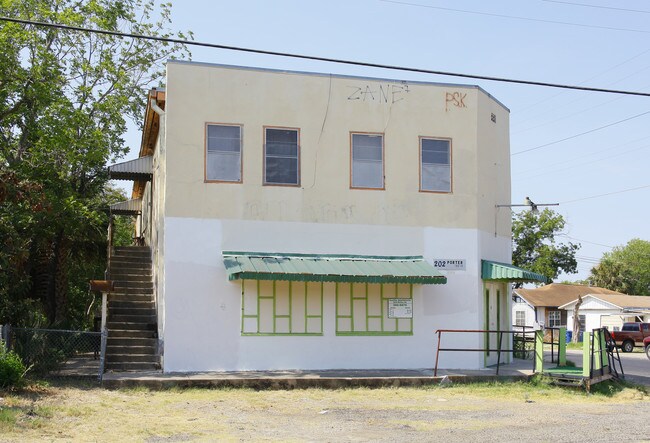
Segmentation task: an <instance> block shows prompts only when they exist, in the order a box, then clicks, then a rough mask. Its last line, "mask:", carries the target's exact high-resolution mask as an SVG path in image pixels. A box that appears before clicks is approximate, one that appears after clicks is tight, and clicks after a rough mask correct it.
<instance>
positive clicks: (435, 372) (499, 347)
mask: <svg viewBox="0 0 650 443" xmlns="http://www.w3.org/2000/svg"><path fill="white" fill-rule="evenodd" d="M443 332H458V333H479V334H499V337H498V339H497V349H490V348H489V347H488V348H479V349H472V348H441V347H440V342H441V340H442V333H443ZM534 332H535V331H534V330H533V331H530V332H528V331H501V330H487V329H438V330H437V331H436V332H435V333H436V334H438V349H437V351H436V365H435V368H434V370H433V375H434V377H435V376H437V375H438V359H439V357H440V351H465V352H496V353H497V371H496V373H497V375H499V367H500V366H501V353H502V352H507V353H514V352H518V351H516V350H515V349H502V344H503V334H513V335H514V334H524V335H525V334H528V333H534Z"/></svg>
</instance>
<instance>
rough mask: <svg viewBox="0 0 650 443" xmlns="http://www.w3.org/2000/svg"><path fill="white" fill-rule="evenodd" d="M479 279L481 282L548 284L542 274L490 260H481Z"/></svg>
mask: <svg viewBox="0 0 650 443" xmlns="http://www.w3.org/2000/svg"><path fill="white" fill-rule="evenodd" d="M481 278H482V279H483V280H495V281H510V282H542V283H546V282H548V279H547V278H546V277H545V276H543V275H542V274H537V273H535V272H531V271H527V270H525V269H522V268H518V267H517V266H514V265H510V264H507V263H499V262H495V261H490V260H481Z"/></svg>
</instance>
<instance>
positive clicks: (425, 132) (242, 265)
mask: <svg viewBox="0 0 650 443" xmlns="http://www.w3.org/2000/svg"><path fill="white" fill-rule="evenodd" d="M508 118H509V111H508V109H507V108H506V107H505V106H503V105H502V104H501V103H499V102H498V101H497V100H496V99H495V98H493V97H492V96H490V95H489V94H488V93H486V92H485V91H484V90H482V89H481V88H479V87H476V86H467V85H456V84H439V83H424V82H411V81H399V80H389V79H377V78H363V77H352V76H342V75H328V74H314V73H301V72H286V71H276V70H267V69H255V68H242V67H234V66H222V65H211V64H204V63H194V62H180V61H170V62H169V63H168V65H167V78H166V89H165V90H164V91H161V90H153V91H151V93H150V94H149V103H148V107H147V111H146V116H145V122H144V130H143V131H144V132H143V138H142V147H141V151H140V159H138V160H135V161H132V162H126V163H123V164H121V165H116V166H114V167H112V169H111V171H112V173H113V174H114V175H115V174H118V173H119V172H122V173H124V172H127V174H123V175H122V178H125V177H127V176H128V175H129V174H128V172H129V171H131V172H132V173H133V174H131V176H130V177H131V178H133V179H136V183H135V186H134V196H133V197H134V200H133V201H131V202H128V203H122V204H120V205H118V206H119V208H118V207H117V206H116V210H117V209H120V208H121V209H123V210H124V211H123V212H122V213H132V214H137V215H138V223H137V226H138V236H139V237H141V238H142V241H143V242H144V243H145V244H146V245H149V246H150V247H151V254H152V258H153V287H154V293H155V305H156V312H157V314H156V315H157V331H158V342H159V346H158V349H159V352H160V354H161V357H162V368H163V370H164V371H165V372H176V371H181V372H182V371H208V370H211V371H231V370H269V369H304V370H308V369H379V368H384V369H389V368H404V369H406V368H430V367H432V366H433V362H434V356H435V350H436V342H435V340H434V338H435V335H434V333H435V331H436V330H438V329H476V330H481V329H490V330H497V329H509V325H510V324H511V319H510V310H511V297H510V285H509V283H508V282H509V281H514V280H517V281H520V280H521V281H530V280H538V279H543V277H541V276H539V275H535V274H531V273H525V272H523V271H522V270H519V269H517V268H514V267H512V266H510V265H508V263H510V257H511V215H510V211H509V210H508V209H507V208H498V207H497V205H504V204H505V205H507V204H508V203H509V202H510V149H509V125H508ZM138 171H140V172H142V171H144V174H143V175H141V176H138V175H137V174H135V173H136V172H138ZM134 174H135V175H134ZM149 177H152V179H151V180H149ZM129 208H131V209H129ZM129 211H130V212H129ZM109 337H110V330H109ZM444 340H449V341H446V343H445V344H446V345H447V346H451V347H466V348H471V349H476V348H481V347H486V348H493V347H494V346H495V343H496V337H495V336H485V335H483V334H478V333H466V334H460V333H458V334H451V335H447V336H445V338H444ZM440 358H441V360H440V367H447V368H481V367H484V366H486V365H490V364H493V363H495V362H496V353H494V352H491V353H490V352H485V353H480V352H479V353H476V352H467V353H463V352H450V353H446V354H441V357H440Z"/></svg>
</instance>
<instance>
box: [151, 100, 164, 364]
mask: <svg viewBox="0 0 650 443" xmlns="http://www.w3.org/2000/svg"><path fill="white" fill-rule="evenodd" d="M149 103H150V105H151V109H152V110H153V111H154V112H155V113H156V114H158V116H159V117H160V122H159V125H158V127H159V131H162V132H159V135H158V137H159V138H160V143H159V155H163V154H164V153H165V145H166V142H165V132H164V131H165V128H164V127H165V111H164V110H163V109H162V108H161V107H160V106H158V102H157V101H156V99H155V97H154V98H151V100H150V101H149ZM158 167H160V165H158ZM154 183H155V180H154V179H153V177H152V179H151V193H150V198H151V205H150V208H151V209H150V211H151V212H150V214H151V216H150V218H149V220H150V224H152V223H153V202H154ZM163 189H164V188H163ZM162 216H163V215H161V214H160V213H158V217H162ZM158 231H159V227H158V228H157V229H156V232H158ZM152 232H153V231H152ZM156 242H157V243H158V242H160V232H158V233H157V234H156ZM152 243H153V234H152ZM159 246H160V245H159V244H156V246H155V247H156V249H157V250H158V248H159ZM152 252H153V250H152ZM152 259H153V257H152ZM158 260H160V258H159V257H158ZM158 260H156V263H155V265H156V266H158V265H159V263H158ZM153 265H154V263H153V260H152V266H153ZM156 274H157V273H156ZM158 279H159V276H158V275H156V278H155V280H156V281H155V282H154V288H155V291H156V293H155V304H156V317H157V328H158V331H157V333H158V334H157V335H158V349H157V354H158V355H159V356H160V364H161V368H164V367H165V365H164V358H165V357H164V349H165V348H164V333H163V332H162V328H163V325H164V313H161V312H160V308H161V307H160V300H159V295H160V288H159V287H158ZM162 310H163V312H164V305H163V308H162ZM161 320H162V321H161Z"/></svg>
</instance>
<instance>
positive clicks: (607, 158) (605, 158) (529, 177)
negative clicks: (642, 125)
mask: <svg viewBox="0 0 650 443" xmlns="http://www.w3.org/2000/svg"><path fill="white" fill-rule="evenodd" d="M648 147H650V144H648V145H643V146H639V147H636V148H633V149H628V150H627V151H622V152H617V153H616V154H613V155H609V156H607V157H603V158H597V159H595V160H589V161H586V162H580V163H576V164H574V165H571V166H567V167H565V168H554V169H552V170H549V171H545V172H540V173H539V174H533V175H525V176H523V177H522V178H523V179H525V180H527V179H531V178H536V177H543V176H545V175H548V174H556V173H558V172H562V171H570V170H574V169H575V168H576V166H584V165H589V164H591V163H598V162H601V161H604V160H609V159H611V158H615V157H620V156H622V155H626V154H629V153H630V152H634V151H638V150H640V149H646V148H648ZM607 150H612V148H608V149H607ZM601 152H602V151H601ZM566 163H568V162H565V164H566ZM547 167H548V166H547ZM519 180H521V178H520V179H519Z"/></svg>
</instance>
